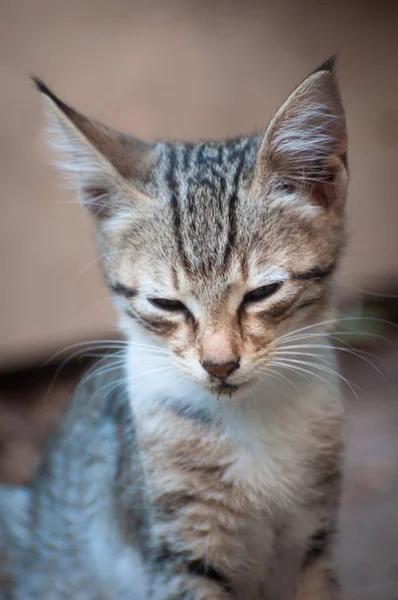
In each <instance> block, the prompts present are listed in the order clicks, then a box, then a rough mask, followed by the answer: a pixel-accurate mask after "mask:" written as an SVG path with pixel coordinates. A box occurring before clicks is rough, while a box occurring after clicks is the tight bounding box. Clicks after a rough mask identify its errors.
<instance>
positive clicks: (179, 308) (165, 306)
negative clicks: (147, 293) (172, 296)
mask: <svg viewBox="0 0 398 600" xmlns="http://www.w3.org/2000/svg"><path fill="white" fill-rule="evenodd" d="M148 300H149V302H150V303H151V304H153V306H156V307H157V308H161V309H162V310H167V311H168V312H183V311H186V310H187V309H186V306H185V304H183V303H182V302H180V301H179V300H169V299H168V298H148Z"/></svg>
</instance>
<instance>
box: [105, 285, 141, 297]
mask: <svg viewBox="0 0 398 600" xmlns="http://www.w3.org/2000/svg"><path fill="white" fill-rule="evenodd" d="M110 287H111V290H112V291H113V292H115V294H121V295H122V296H126V298H134V296H136V295H137V292H136V290H133V289H132V288H128V287H126V286H125V285H123V284H122V283H115V284H114V285H111V286H110Z"/></svg>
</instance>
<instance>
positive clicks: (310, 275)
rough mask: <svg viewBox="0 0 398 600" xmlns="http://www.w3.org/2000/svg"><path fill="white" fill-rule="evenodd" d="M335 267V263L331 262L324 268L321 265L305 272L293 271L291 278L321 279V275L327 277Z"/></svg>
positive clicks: (304, 279)
mask: <svg viewBox="0 0 398 600" xmlns="http://www.w3.org/2000/svg"><path fill="white" fill-rule="evenodd" d="M335 268H336V264H332V265H330V266H329V267H326V268H325V269H322V268H321V267H314V268H313V269H310V270H309V271H307V272H306V273H293V274H292V278H293V279H297V280H298V281H308V280H309V279H323V277H327V276H328V275H331V274H332V273H333V271H334V270H335Z"/></svg>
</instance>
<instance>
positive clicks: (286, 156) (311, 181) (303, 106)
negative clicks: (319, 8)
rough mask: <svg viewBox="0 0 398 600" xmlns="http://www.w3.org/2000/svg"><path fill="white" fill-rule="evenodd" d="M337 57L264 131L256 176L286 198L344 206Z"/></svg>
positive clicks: (343, 125)
mask: <svg viewBox="0 0 398 600" xmlns="http://www.w3.org/2000/svg"><path fill="white" fill-rule="evenodd" d="M335 63H336V58H335V57H333V58H331V59H329V60H328V61H326V62H325V63H323V64H322V65H321V66H320V67H319V68H318V69H316V71H314V72H313V73H312V74H311V75H310V76H309V77H307V79H305V80H304V81H303V83H301V85H299V86H298V87H297V88H296V90H295V91H294V92H293V93H292V94H291V95H290V96H289V98H288V99H287V100H286V102H285V103H284V104H283V106H282V107H281V108H280V109H279V111H278V112H277V114H276V115H275V117H274V118H273V120H272V121H271V123H270V125H269V127H268V130H267V132H266V134H265V136H264V140H263V143H262V146H261V148H260V152H259V155H258V159H257V160H258V162H257V175H256V178H255V179H257V183H260V185H262V186H264V184H267V187H268V188H269V189H273V190H274V191H275V193H277V194H280V196H285V198H286V200H287V201H288V198H291V199H293V198H294V197H295V196H296V198H301V201H302V200H303V198H304V199H305V202H308V203H309V204H310V205H312V206H318V207H322V208H325V209H332V208H339V207H341V206H342V204H343V201H344V198H345V193H346V186H347V179H348V173H347V130H346V122H345V115H344V108H343V104H342V100H341V96H340V92H339V89H338V85H337V82H336V77H335V72H334V71H335ZM295 192H297V194H295Z"/></svg>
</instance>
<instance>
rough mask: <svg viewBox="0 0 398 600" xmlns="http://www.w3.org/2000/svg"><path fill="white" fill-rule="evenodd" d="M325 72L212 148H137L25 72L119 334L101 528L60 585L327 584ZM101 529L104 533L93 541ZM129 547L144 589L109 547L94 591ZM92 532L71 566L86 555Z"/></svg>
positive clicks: (300, 597)
mask: <svg viewBox="0 0 398 600" xmlns="http://www.w3.org/2000/svg"><path fill="white" fill-rule="evenodd" d="M334 66H335V61H334V59H330V60H328V61H327V62H325V63H324V64H323V65H322V66H321V67H320V68H318V69H317V70H316V71H315V72H314V73H312V74H311V75H310V76H309V77H307V78H306V79H305V80H304V82H303V83H301V85H299V86H298V87H297V89H296V90H295V91H294V92H293V93H292V94H291V95H290V96H289V98H288V99H287V101H286V102H285V103H284V104H283V106H282V107H281V108H280V110H279V111H278V112H277V114H276V116H275V117H274V118H273V120H272V121H271V123H270V125H269V126H268V128H267V130H266V132H265V134H261V135H254V136H248V137H240V138H236V139H230V140H227V141H223V142H200V143H155V144H147V143H144V142H142V141H140V140H138V139H136V138H133V137H132V136H130V135H126V134H122V133H119V132H117V131H115V130H113V129H109V128H108V127H105V126H104V125H102V124H100V123H98V122H96V121H93V120H91V119H88V118H86V117H85V116H83V115H82V114H81V113H79V112H77V111H75V110H74V109H72V108H71V107H70V106H68V105H66V104H65V103H64V102H62V101H61V100H60V99H59V98H57V97H56V96H55V95H54V94H53V93H52V92H51V91H50V90H49V89H48V88H47V87H46V86H45V85H44V84H43V83H42V82H40V81H37V82H36V83H37V86H38V88H39V90H40V91H41V92H42V95H43V97H44V101H45V105H46V109H47V113H48V115H49V116H50V118H51V122H52V136H53V140H55V144H56V145H57V146H58V147H59V148H60V149H61V150H62V151H66V152H67V153H68V154H69V156H70V162H68V163H67V164H63V168H65V169H66V170H67V171H72V172H73V174H74V175H76V181H77V186H78V190H79V195H80V199H81V202H82V204H83V206H85V207H86V209H87V210H88V212H89V213H90V215H91V216H92V219H93V222H94V224H95V228H96V236H97V239H98V244H99V248H100V252H101V254H102V255H103V261H104V267H105V274H106V281H107V283H108V285H109V287H110V288H111V290H112V291H113V293H114V297H115V301H116V305H117V307H118V309H119V311H120V315H121V327H122V330H123V332H124V334H125V336H126V339H127V344H126V350H125V358H124V376H123V380H124V381H125V382H126V385H127V389H128V404H127V405H126V406H127V408H126V406H124V409H123V411H122V413H118V414H119V417H118V418H117V419H116V420H115V419H114V421H112V422H113V423H118V425H117V427H116V429H115V432H116V433H115V434H114V435H115V438H117V439H118V440H119V442H118V444H119V445H118V446H117V448H116V449H115V448H113V449H112V450H109V453H110V454H109V461H110V462H112V461H115V460H116V459H115V453H116V454H117V456H118V457H119V458H118V459H117V461H119V462H120V461H121V462H120V465H122V466H120V465H119V467H118V469H119V470H116V471H117V475H116V474H115V473H116V471H115V472H114V473H113V475H112V476H109V481H106V482H105V483H104V484H102V487H101V489H102V490H103V491H102V492H101V493H104V494H106V492H105V490H106V489H107V488H111V489H112V498H113V499H112V506H114V507H118V508H117V510H116V508H115V511H114V517H113V521H112V520H110V521H109V522H108V525H107V527H108V529H107V530H106V531H107V532H108V533H107V534H105V533H104V532H105V528H104V527H103V528H102V529H101V532H102V533H100V534H98V532H97V537H98V539H97V542H96V544H97V545H98V547H100V548H102V550H101V552H102V559H101V561H100V564H101V565H102V566H101V568H98V569H97V570H96V576H95V577H90V581H89V582H87V586H88V587H86V588H85V591H84V593H83V591H81V593H80V592H78V593H77V594H76V595H75V596H74V597H75V598H86V597H87V598H91V597H92V598H129V597H131V598H145V597H148V598H151V599H152V600H166V599H168V600H227V599H231V598H235V599H236V600H293V599H296V600H310V599H317V600H336V599H337V598H340V593H339V586H338V584H337V580H336V577H335V576H334V573H333V568H332V565H331V544H332V539H333V534H334V531H335V525H336V512H337V509H338V499H339V490H340V484H341V471H340V467H341V452H342V423H343V408H342V402H341V399H340V395H339V390H338V384H337V382H338V379H337V375H336V373H335V360H334V354H333V349H332V346H331V344H330V341H329V340H328V333H327V332H328V330H329V328H330V323H332V322H333V316H334V297H333V293H332V292H333V286H332V282H333V274H334V271H335V268H336V264H337V262H338V258H339V255H340V251H341V248H342V245H343V242H344V201H345V196H346V188H347V178H348V177H347V162H346V150H347V136H346V125H345V117H344V110H343V106H342V102H341V98H340V94H339V91H338V86H337V83H336V78H335V73H334ZM111 375H112V377H111V378H112V379H113V381H115V382H116V385H117V379H116V375H114V374H111ZM119 383H120V381H119ZM90 394H91V396H90V400H88V398H87V397H86V398H83V399H82V400H81V401H80V409H79V410H81V414H86V413H87V411H88V409H87V406H91V405H93V398H95V399H96V400H95V402H98V403H99V404H98V406H99V405H100V404H101V403H103V402H104V400H103V398H102V396H103V395H104V394H105V392H102V395H101V393H100V392H98V391H97V392H95V391H91V392H90ZM95 402H94V406H95ZM90 403H91V404H90ZM85 406H86V408H84V407H85ZM79 410H77V409H76V405H75V406H74V408H73V409H72V410H71V414H72V415H73V414H75V416H74V417H71V416H70V415H69V421H70V420H71V419H72V422H73V423H74V424H75V425H71V424H70V422H69V426H68V427H69V430H71V429H73V427H77V428H79V423H80V429H79V431H80V435H81V436H82V439H85V440H87V448H89V447H90V448H91V446H96V447H97V450H95V451H96V452H100V453H101V456H102V459H101V460H102V461H103V463H104V464H107V463H106V461H107V454H106V452H105V450H104V448H105V447H106V448H107V447H108V446H106V444H105V445H104V444H102V445H101V444H100V443H99V442H98V444H96V443H95V439H96V437H95V436H96V433H95V430H94V431H92V430H90V431H89V426H87V428H86V425H84V423H85V421H84V418H83V417H82V420H81V421H79V419H80V417H79ZM90 410H91V409H90ZM106 410H107V411H108V412H109V411H111V408H109V406H108V408H107V409H106ZM115 410H116V409H115ZM73 411H75V412H73ZM85 411H86V413H85ZM87 414H88V413H87ZM90 414H91V413H90ZM120 414H122V417H120ZM102 418H105V417H101V419H102ZM130 418H133V420H134V425H133V424H132V425H131V428H128V430H129V431H130V433H131V432H134V443H132V444H131V445H126V444H122V443H121V442H120V440H121V439H125V434H123V433H121V431H123V427H124V428H125V429H126V423H127V421H128V420H129V419H130ZM101 419H99V420H98V423H100V421H101ZM129 422H130V421H129ZM82 423H83V425H82ZM93 427H94V426H91V429H93ZM98 427H99V425H98ZM63 431H64V434H65V435H67V433H65V426H64V428H63ZM61 437H62V436H61ZM99 440H101V436H100V437H99ZM54 443H55V444H56V442H54ZM77 443H78V442H76V444H77ZM83 444H84V445H86V444H85V443H84V442H83ZM71 447H73V444H71V443H70V444H69V448H71ZM126 448H127V450H126ZM90 451H92V452H94V450H89V449H84V448H82V446H81V445H80V447H79V452H80V453H82V454H83V455H84V452H90ZM54 452H55V450H54ZM104 453H105V456H104ZM75 454H76V456H75V457H74V460H75V461H77V462H78V461H79V460H80V459H79V456H78V453H76V451H75ZM122 458H123V460H122ZM69 462H70V461H69ZM86 462H87V461H86ZM101 464H102V463H101ZM118 464H119V463H118ZM126 465H127V466H126ZM61 468H62V460H61V463H60V466H59V467H57V469H58V470H57V469H55V468H53V471H54V473H56V472H59V469H61ZM103 468H104V470H105V471H106V468H105V466H104V467H103ZM121 472H122V473H124V475H123V476H122V479H123V478H124V479H123V481H124V484H123V485H122V486H121V487H118V485H116V484H115V481H116V479H117V478H120V477H121V475H120V473H121ZM101 473H103V471H102V470H101V469H97V471H96V470H95V469H94V468H93V470H92V474H91V475H90V470H87V472H86V473H85V475H84V477H85V478H86V479H85V480H84V482H80V486H82V485H85V486H94V488H95V486H96V485H97V482H96V477H98V478H101V477H103V475H101ZM133 473H134V475H132V474H133ZM39 475H40V474H39ZM53 476H55V475H53ZM38 477H39V476H38ZM118 481H119V479H118ZM138 482H139V483H138ZM73 485H75V486H78V485H79V483H78V482H76V481H74V483H73ZM134 488H136V490H138V488H140V494H141V496H140V499H139V500H137V497H136V496H134V493H133V491H132V490H133V489H134ZM122 490H124V491H123V493H122ZM126 490H127V492H126ZM65 493H67V492H65ZM123 494H124V497H128V498H129V499H128V500H127V501H126V500H123V502H121V500H120V498H121V496H122V495H123ZM126 494H127V496H126ZM129 494H130V496H129ZM96 502H97V504H98V503H100V502H101V499H100V498H97V499H96ZM140 502H141V505H140V506H141V510H142V511H143V512H142V513H141V517H140V518H139V519H138V517H137V510H138V508H139V503H140ZM121 507H122V508H121ZM132 507H134V510H133V509H132ZM137 507H138V508H137ZM144 508H145V510H144ZM52 510H54V511H57V510H58V512H59V511H60V510H61V508H60V507H59V506H58V505H56V504H55V505H54V507H53V509H52ZM98 511H99V512H101V511H100V509H98ZM94 512H95V511H94ZM144 513H145V518H144V516H143V515H144ZM91 514H92V515H93V514H94V513H93V511H92V513H91ZM81 515H82V516H83V515H84V510H83V507H82V508H81ZM134 515H135V517H134ZM133 517H134V518H135V519H136V521H135V525H134V527H133V526H130V525H131V519H133ZM137 522H139V525H137ZM129 523H130V525H129ZM42 527H45V523H43V525H42ZM112 527H113V531H114V534H115V535H116V531H117V532H119V533H118V535H119V536H120V539H123V544H124V545H123V549H122V547H121V545H119V546H120V547H119V546H118V548H119V550H113V551H112V550H109V552H108V553H107V552H106V547H104V545H105V546H106V543H105V541H104V540H106V539H108V537H107V536H108V534H109V535H110V533H109V532H110V531H111V530H112ZM92 535H94V533H93V534H92ZM133 538H135V539H133ZM137 540H138V541H137ZM63 541H64V543H65V544H66V543H67V542H66V541H65V540H63ZM137 545H138V546H139V551H140V556H141V558H142V569H143V571H144V572H145V573H146V583H145V586H146V588H147V589H146V591H145V592H144V591H140V592H138V591H137V589H138V588H137V585H135V583H134V581H135V579H134V578H135V577H138V574H136V575H133V574H132V572H133V571H134V570H136V569H137V568H138V567H137V561H136V559H134V560H135V562H134V565H135V566H134V567H133V566H132V565H133V559H132V558H131V562H129V561H130V559H129V558H127V559H125V561H124V567H123V568H119V567H120V565H119V567H118V569H119V570H118V571H117V572H118V576H117V578H116V579H117V580H118V585H119V586H120V585H121V582H122V581H123V578H124V581H125V582H127V581H129V582H130V583H128V584H127V583H126V585H125V587H124V588H123V589H124V591H123V592H121V591H119V592H117V591H116V587H114V588H112V586H111V587H108V588H106V589H107V590H108V591H107V592H104V591H103V590H104V589H105V587H104V585H102V584H101V585H102V587H101V585H99V584H98V581H99V580H101V577H102V576H103V573H102V571H103V570H104V571H105V570H106V564H107V562H109V564H113V562H112V561H115V560H117V557H116V556H115V554H117V552H120V553H122V552H123V553H125V551H126V548H128V549H130V550H131V549H132V548H133V547H135V546H137ZM94 546H95V545H94V544H91V546H90V548H91V550H90V551H89V552H88V555H87V552H86V553H85V559H84V560H85V564H87V563H88V562H89V561H90V560H92V561H94V560H97V561H98V560H99V559H98V556H97V555H98V552H95V551H94V550H93V548H94ZM115 547H116V546H115ZM90 552H91V554H90ZM94 554H95V555H96V556H95V557H94ZM123 556H127V555H125V554H123ZM98 564H99V563H98ZM54 569H56V567H54ZM37 572H38V569H36V573H37ZM56 577H59V578H60V579H62V577H63V575H61V574H60V573H58V575H57V576H56ZM90 586H91V588H90ZM115 586H116V584H115ZM129 586H130V587H129ZM54 589H55V588H54ZM90 589H91V590H92V591H91V592H90V591H89V590H90ZM99 589H100V590H102V591H101V592H99V591H98V590H99ZM120 589H121V588H120ZM94 590H96V591H94ZM109 590H113V591H109ZM126 590H127V591H126ZM47 593H49V592H47ZM79 594H80V595H79ZM90 594H92V595H90ZM26 597H27V596H26ZM31 597H32V598H33V597H40V598H45V597H47V596H46V594H45V591H43V590H42V591H41V592H40V594H39V593H38V595H37V596H34V595H32V596H31ZM48 597H49V598H50V597H52V598H54V597H55V596H54V595H53V596H51V593H50V595H49V596H48ZM57 597H64V596H62V594H61V592H59V593H58V595H57ZM65 597H68V596H65Z"/></svg>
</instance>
